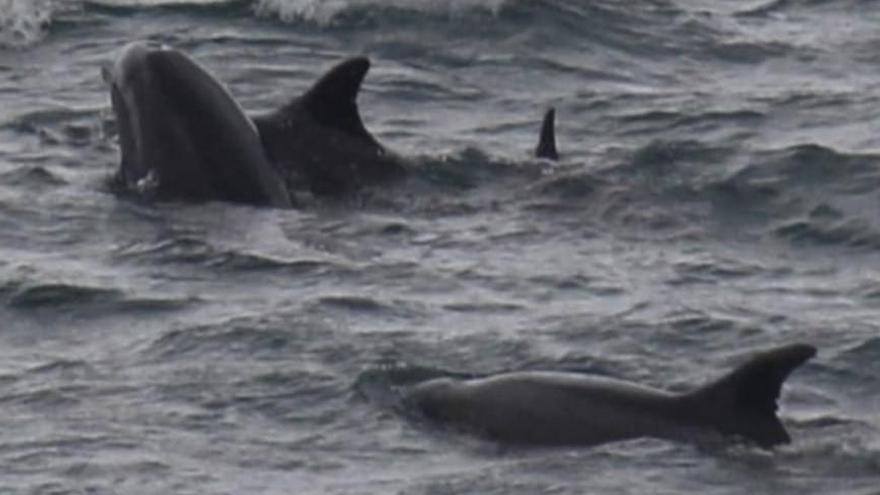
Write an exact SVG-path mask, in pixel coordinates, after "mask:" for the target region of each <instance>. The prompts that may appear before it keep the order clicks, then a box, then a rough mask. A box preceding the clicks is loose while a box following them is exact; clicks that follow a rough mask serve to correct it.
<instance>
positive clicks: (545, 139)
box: [535, 107, 559, 160]
mask: <svg viewBox="0 0 880 495" xmlns="http://www.w3.org/2000/svg"><path fill="white" fill-rule="evenodd" d="M555 121H556V109H555V108H553V107H550V108H549V109H548V110H547V112H546V113H545V114H544V122H543V123H542V124H541V137H540V139H539V141H538V147H537V148H535V157H537V158H548V159H550V160H558V159H559V153H558V152H557V151H556V130H555V129H554V127H555Z"/></svg>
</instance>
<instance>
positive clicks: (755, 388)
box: [691, 344, 816, 448]
mask: <svg viewBox="0 0 880 495" xmlns="http://www.w3.org/2000/svg"><path fill="white" fill-rule="evenodd" d="M814 355H816V348H815V347H813V346H811V345H807V344H793V345H788V346H783V347H778V348H776V349H771V350H769V351H766V352H763V353H761V354H758V355H756V356H754V357H753V358H752V359H750V360H748V361H746V362H745V363H744V364H742V365H740V366H739V367H738V368H736V369H734V370H733V371H732V372H730V373H728V374H727V375H726V376H723V377H722V378H721V379H720V380H718V381H716V382H714V383H711V384H709V385H707V386H705V387H703V388H702V389H699V390H697V391H696V392H694V393H693V394H691V398H693V399H695V400H696V401H697V403H696V406H697V407H698V408H700V409H702V410H704V411H709V413H710V417H711V420H712V421H713V422H714V423H715V424H716V427H718V428H719V429H720V430H721V431H722V432H724V433H728V434H737V435H742V436H744V437H746V438H749V439H751V440H753V441H754V442H755V443H757V444H758V445H759V446H761V447H764V448H769V447H772V446H774V445H778V444H782V443H788V442H790V441H791V438H790V437H789V436H788V432H786V431H785V427H784V426H783V425H782V423H781V422H780V421H779V418H778V417H777V416H776V410H777V404H776V401H777V399H778V398H779V393H780V391H781V389H782V382H784V381H785V379H786V378H788V375H789V374H791V372H792V371H794V369H795V368H797V367H798V366H800V365H802V364H804V363H805V362H806V361H807V360H809V359H810V358H812V357H813V356H814Z"/></svg>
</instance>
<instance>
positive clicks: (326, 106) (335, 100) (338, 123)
mask: <svg viewBox="0 0 880 495" xmlns="http://www.w3.org/2000/svg"><path fill="white" fill-rule="evenodd" d="M368 70H370V60H369V59H368V58H366V57H354V58H350V59H348V60H345V61H343V62H341V63H339V64H337V65H336V66H334V67H333V68H332V69H330V70H329V71H327V73H326V74H324V76H323V77H321V79H319V80H318V82H316V83H315V84H314V85H313V86H312V87H311V88H310V89H309V90H308V91H307V92H306V93H305V94H304V95H303V96H302V98H301V99H300V101H301V102H302V104H303V105H304V106H305V108H306V109H307V110H308V111H309V113H310V114H311V115H312V118H314V119H315V120H316V121H318V122H319V123H320V124H322V125H325V126H328V127H333V128H336V129H338V130H341V131H343V132H346V133H349V134H351V135H354V136H359V137H363V138H365V139H367V140H368V141H369V142H371V143H375V142H376V140H375V139H374V138H373V136H372V135H370V133H369V132H368V131H367V129H366V128H365V127H364V123H363V121H361V116H360V113H359V112H358V107H357V102H356V99H357V95H358V91H360V88H361V83H362V82H363V80H364V76H366V74H367V71H368Z"/></svg>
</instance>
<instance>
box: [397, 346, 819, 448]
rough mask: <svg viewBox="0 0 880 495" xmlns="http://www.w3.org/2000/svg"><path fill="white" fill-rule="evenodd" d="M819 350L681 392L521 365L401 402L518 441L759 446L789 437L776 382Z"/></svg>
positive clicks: (774, 356) (761, 360) (784, 350)
mask: <svg viewBox="0 0 880 495" xmlns="http://www.w3.org/2000/svg"><path fill="white" fill-rule="evenodd" d="M815 353H816V349H815V348H814V347H812V346H810V345H805V344H795V345H788V346H784V347H779V348H775V349H772V350H769V351H766V352H763V353H760V354H757V355H755V356H753V357H752V358H751V359H749V360H748V361H746V362H745V363H744V364H742V365H741V366H739V367H738V368H736V369H734V370H733V371H732V372H730V373H728V374H727V375H725V376H723V377H721V378H720V379H718V380H717V381H714V382H712V383H709V384H708V385H705V386H703V387H700V388H697V389H695V390H693V391H690V392H686V393H671V392H666V391H662V390H657V389H653V388H648V387H644V386H641V385H637V384H634V383H630V382H624V381H619V380H612V379H608V378H603V377H597V376H591V375H587V374H580V373H568V372H550V371H523V372H512V373H502V374H498V375H494V376H489V377H486V378H479V379H471V380H453V379H450V378H437V379H433V380H429V381H426V382H423V383H421V384H418V385H416V386H414V388H413V389H412V390H411V391H410V392H409V393H408V394H407V396H406V402H407V403H409V404H411V405H412V406H414V407H415V408H416V409H417V410H419V411H421V412H422V413H423V414H424V415H425V416H426V417H427V418H429V419H432V420H435V421H439V422H444V423H449V424H452V425H455V426H458V427H462V428H464V429H467V430H470V431H473V432H476V433H478V434H481V435H483V436H486V437H488V438H490V439H493V440H496V441H500V442H506V443H513V444H525V445H596V444H601V443H605V442H611V441H616V440H625V439H630V438H638V437H656V438H665V439H671V440H687V439H690V438H692V437H695V436H696V437H697V438H699V435H700V434H701V433H710V434H713V433H714V434H721V435H725V436H737V437H742V438H745V439H748V440H750V441H753V442H754V443H756V444H757V445H758V446H760V447H763V448H771V447H773V446H775V445H779V444H784V443H788V442H790V441H791V437H789V435H788V433H787V432H786V430H785V427H784V426H783V425H782V423H781V422H780V420H779V418H778V417H777V415H776V410H777V404H776V400H777V399H778V397H779V393H780V390H781V387H782V382H783V381H784V380H785V379H786V378H787V377H788V375H789V374H790V373H791V372H792V371H793V370H794V369H795V368H797V367H798V366H800V365H801V364H803V363H804V362H806V361H807V360H808V359H810V358H811V357H813V356H814V355H815Z"/></svg>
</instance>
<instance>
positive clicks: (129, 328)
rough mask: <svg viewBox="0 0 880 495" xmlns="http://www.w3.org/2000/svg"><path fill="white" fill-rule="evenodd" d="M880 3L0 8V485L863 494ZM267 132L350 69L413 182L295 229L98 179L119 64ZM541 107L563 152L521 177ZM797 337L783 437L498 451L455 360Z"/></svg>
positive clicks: (32, 2) (127, 489) (879, 389)
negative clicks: (231, 110) (461, 385)
mask: <svg viewBox="0 0 880 495" xmlns="http://www.w3.org/2000/svg"><path fill="white" fill-rule="evenodd" d="M878 23H880V3H878V2H868V1H857V0H827V1H815V0H776V1H741V0H714V1H709V0H633V1H631V2H620V1H611V0H558V1H556V0H554V1H551V0H437V1H429V0H409V1H404V0H324V1H321V0H261V1H245V0H241V1H210V0H200V1H196V0H162V1H156V0H153V1H149V0H94V1H78V0H68V1H64V0H54V1H52V0H0V317H2V319H0V321H2V325H0V493H2V494H68V493H70V494H80V493H83V494H84V493H89V494H160V493H161V494H244V493H247V494H289V493H297V494H425V495H428V494H430V495H440V494H465V493H479V494H483V495H487V494H504V495H508V494H530V495H531V494H554V495H555V494H585V493H596V494H600V493H601V494H646V493H651V494H679V493H703V494H741V493H773V494H798V495H802V494H808V493H810V494H812V493H817V494H858V495H871V494H878V493H880V323H878V322H880V220H878V213H880V123H878V119H877V116H878V115H880V55H878V54H880V30H878V29H877V26H878V25H880V24H878ZM137 39H148V40H154V41H159V42H163V43H167V44H169V45H172V46H175V47H177V48H179V49H181V50H183V51H185V52H187V53H188V54H190V55H191V56H192V57H193V58H195V59H197V60H198V61H199V62H200V63H202V64H203V65H205V66H206V67H208V68H209V69H210V70H212V71H213V72H214V73H215V74H216V75H217V76H218V78H220V79H221V80H222V81H224V82H225V83H226V84H227V85H228V87H229V88H230V91H231V92H232V93H233V94H234V95H235V96H236V98H237V99H239V100H240V101H241V103H242V105H243V106H244V107H245V108H246V109H248V110H249V111H253V112H259V111H265V110H269V109H273V108H277V107H279V106H281V105H282V104H283V103H285V102H286V101H287V99H289V98H290V97H292V96H295V95H297V94H299V93H300V92H301V91H303V90H305V89H306V88H308V87H309V85H310V84H311V83H312V82H314V81H315V80H316V79H317V78H318V77H319V76H320V75H321V74H322V73H323V71H325V70H326V69H327V68H329V67H330V66H332V65H333V64H334V63H336V62H338V61H341V60H343V59H345V58H346V57H348V56H353V55H358V54H365V55H368V56H369V57H370V58H371V60H372V63H373V65H372V69H371V71H370V73H369V74H368V75H367V78H366V81H365V84H364V87H363V90H362V93H361V95H360V98H359V103H360V108H361V112H362V115H363V118H364V121H365V123H366V126H367V127H368V128H369V129H370V130H371V131H372V132H373V133H374V134H375V135H376V136H377V138H378V139H379V140H380V141H381V142H382V143H384V144H385V145H386V146H387V147H388V148H390V149H392V150H394V151H396V152H398V153H400V154H402V155H405V156H408V157H411V159H412V160H413V161H414V163H415V164H416V167H415V169H416V172H415V173H414V174H413V177H412V178H411V179H409V180H407V181H405V182H403V183H401V184H397V185H394V186H389V187H384V188H376V189H371V190H366V191H363V192H362V193H361V194H358V195H357V196H356V197H352V198H348V199H346V200H344V201H335V202H330V201H313V202H310V203H307V204H306V205H305V206H304V207H303V208H301V209H297V210H289V211H284V210H276V209H260V208H252V207H247V206H240V205H231V204H222V203H210V204H180V203H160V204H150V203H144V202H138V201H133V200H131V199H127V198H121V197H117V196H116V195H114V194H113V193H112V192H111V191H110V190H109V188H108V187H107V178H108V177H109V176H110V174H112V172H113V171H114V169H115V167H116V166H117V164H118V159H119V155H118V153H119V151H118V144H117V137H116V134H115V126H114V123H113V117H112V112H111V110H110V105H109V98H108V94H107V89H106V88H105V87H104V85H103V83H102V80H101V76H100V69H101V67H102V65H104V64H107V63H109V62H111V61H112V60H113V57H114V55H115V53H116V52H117V51H118V50H119V48H120V47H122V46H123V45H124V44H125V43H127V42H129V41H132V40H137ZM550 106H554V107H556V108H557V111H558V119H557V128H558V141H559V148H560V153H561V154H562V159H561V161H559V162H558V163H547V162H542V161H537V160H534V159H532V158H531V152H532V150H533V149H534V147H535V144H536V141H537V133H538V127H539V124H540V117H541V115H542V113H543V111H544V110H545V109H546V108H548V107H550ZM793 342H805V343H811V344H813V345H815V346H817V347H818V349H819V353H818V355H817V357H816V358H815V359H813V360H812V361H810V362H809V363H807V364H806V365H804V366H803V367H802V368H800V369H798V370H797V371H796V372H795V373H794V374H793V375H792V376H791V378H790V379H789V380H788V381H787V382H786V386H785V387H784V390H783V395H782V398H781V400H780V415H781V417H782V418H783V421H784V423H785V424H786V425H787V427H788V429H789V431H790V433H791V435H792V437H793V439H794V441H793V443H792V444H790V445H787V446H784V447H782V448H779V449H776V450H775V451H773V452H765V451H761V450H758V449H755V448H753V447H749V446H742V445H735V444H734V445H730V446H723V447H719V448H717V449H706V448H702V447H697V446H693V445H688V444H677V443H670V442H665V441H660V440H650V439H642V440H634V441H628V442H621V443H615V444H608V445H603V446H599V447H593V448H567V449H511V448H505V447H504V446H500V445H495V444H492V443H491V442H487V441H484V440H480V439H475V438H471V437H466V436H462V435H459V434H455V433H452V432H449V431H445V430H442V429H439V428H435V427H433V426H432V425H428V424H424V423H423V422H420V421H418V420H416V419H414V418H413V417H412V416H411V415H410V414H407V411H405V410H401V406H400V401H399V397H398V391H399V387H400V386H401V385H405V384H406V383H409V382H412V381H414V380H417V379H419V378H421V377H424V376H431V375H433V374H437V373H462V374H472V373H474V374H479V373H489V372H496V371H505V370H518V369H572V370H573V369H577V370H587V371H590V372H593V373H599V374H603V375H606V376H611V377H615V378H620V379H626V380H633V381H638V382H641V383H644V384H647V385H652V386H656V387H661V388H666V389H673V390H682V389H687V388H689V387H691V386H696V385H698V384H701V383H704V382H705V381H707V380H709V379H711V378H713V377H716V376H719V375H720V374H722V373H724V372H725V371H726V370H728V369H730V368H731V367H732V366H734V365H736V364H737V363H739V362H741V361H742V360H743V359H744V358H746V357H747V356H749V355H750V354H751V353H754V352H757V351H760V350H763V349H767V348H769V347H772V346H776V345H781V344H787V343H793Z"/></svg>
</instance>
